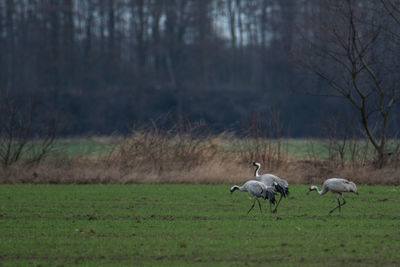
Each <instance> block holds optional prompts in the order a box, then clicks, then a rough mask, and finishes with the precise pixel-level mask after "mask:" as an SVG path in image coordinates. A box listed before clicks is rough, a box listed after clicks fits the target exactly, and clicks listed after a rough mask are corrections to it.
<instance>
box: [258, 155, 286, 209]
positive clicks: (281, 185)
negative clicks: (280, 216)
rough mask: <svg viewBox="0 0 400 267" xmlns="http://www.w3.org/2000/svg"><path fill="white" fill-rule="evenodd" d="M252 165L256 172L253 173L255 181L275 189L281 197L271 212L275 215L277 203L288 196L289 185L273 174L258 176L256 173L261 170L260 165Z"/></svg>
mask: <svg viewBox="0 0 400 267" xmlns="http://www.w3.org/2000/svg"><path fill="white" fill-rule="evenodd" d="M253 165H254V166H256V170H255V171H254V176H255V177H256V180H257V181H259V182H261V183H263V184H265V185H266V186H272V187H275V190H276V191H277V192H279V194H280V195H281V197H280V198H279V200H278V203H277V204H276V206H275V209H274V210H273V211H272V212H273V213H275V212H276V211H277V208H278V206H279V203H280V202H281V199H282V197H287V196H289V183H288V182H287V181H286V180H284V179H281V178H279V177H278V176H276V175H273V174H269V173H268V174H263V175H260V174H259V173H258V171H259V169H260V168H261V163H259V162H253Z"/></svg>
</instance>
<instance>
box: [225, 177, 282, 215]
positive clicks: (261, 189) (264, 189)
mask: <svg viewBox="0 0 400 267" xmlns="http://www.w3.org/2000/svg"><path fill="white" fill-rule="evenodd" d="M235 190H240V191H242V192H248V193H249V194H250V196H252V197H254V202H253V205H251V207H250V209H249V211H248V212H247V214H248V213H249V212H250V211H251V210H252V209H253V208H254V205H255V203H256V200H257V202H258V206H259V208H260V212H261V213H262V210H261V203H260V201H259V200H258V199H259V198H260V197H261V198H263V199H264V200H265V199H269V201H270V203H272V204H275V192H276V191H275V189H274V188H273V187H268V186H266V185H265V184H263V183H261V182H258V181H255V180H250V181H247V182H246V183H244V184H243V186H237V185H234V186H232V187H231V194H232V193H233V192H234V191H235Z"/></svg>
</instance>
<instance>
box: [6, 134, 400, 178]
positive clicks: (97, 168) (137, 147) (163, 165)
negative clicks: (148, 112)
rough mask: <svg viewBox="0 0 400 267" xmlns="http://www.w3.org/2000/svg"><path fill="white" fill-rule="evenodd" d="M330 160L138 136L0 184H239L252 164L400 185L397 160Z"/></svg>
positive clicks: (280, 144) (277, 149)
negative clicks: (96, 153) (104, 151)
mask: <svg viewBox="0 0 400 267" xmlns="http://www.w3.org/2000/svg"><path fill="white" fill-rule="evenodd" d="M255 146H257V147H258V148H257V149H258V152H257V153H255V152H254V148H255ZM261 148H262V149H261ZM360 151H363V150H360ZM58 153H60V152H58ZM310 154H312V153H310ZM260 155H261V156H260ZM334 155H335V153H333V152H332V155H330V156H328V158H326V159H317V158H316V157H315V158H313V157H306V158H304V159H294V158H292V157H291V155H290V154H289V153H288V152H287V144H286V143H285V142H284V141H282V140H270V139H265V140H264V141H262V140H261V139H259V140H252V139H236V138H235V137H233V136H232V135H229V134H222V135H219V136H215V137H208V138H203V139H200V138H196V137H194V136H192V135H190V134H187V133H186V134H185V135H180V134H179V133H176V132H175V133H172V132H170V133H169V134H167V135H165V133H162V134H161V133H160V132H156V131H147V132H142V131H139V132H135V133H133V134H132V135H131V136H130V137H128V138H125V139H123V140H122V141H120V143H119V144H118V145H116V146H115V147H114V149H112V150H111V152H109V153H107V154H106V155H104V156H99V157H88V156H84V155H82V156H79V157H75V158H73V159H67V157H63V156H60V155H59V156H58V157H51V156H49V157H48V158H47V159H46V160H45V161H43V162H41V163H40V164H38V165H24V164H14V165H12V166H10V167H8V168H2V169H0V182H1V183H54V184H129V183H150V184H162V183H187V184H235V183H237V184H240V183H243V182H244V181H246V180H248V179H251V178H252V177H253V171H254V168H253V166H252V164H251V162H252V161H261V162H262V163H263V168H262V170H261V171H262V172H263V173H274V174H276V175H278V176H280V177H282V178H285V179H287V180H288V181H289V183H291V184H311V183H315V184H320V183H322V181H323V180H325V179H327V178H330V177H345V178H348V179H351V180H353V181H355V182H356V183H358V184H387V185H399V184H400V168H399V160H398V155H396V157H393V156H392V158H393V160H392V164H390V165H388V166H386V167H385V168H383V169H377V168H375V167H374V164H373V163H372V162H370V164H366V162H365V158H364V157H362V158H361V159H362V160H360V161H355V160H348V161H346V162H345V163H343V161H342V159H340V158H336V157H335V156H334ZM260 159H263V160H260Z"/></svg>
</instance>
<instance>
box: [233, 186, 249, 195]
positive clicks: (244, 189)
mask: <svg viewBox="0 0 400 267" xmlns="http://www.w3.org/2000/svg"><path fill="white" fill-rule="evenodd" d="M235 190H239V191H242V192H246V191H247V189H246V188H244V187H243V186H237V185H234V186H232V188H231V193H233V192H234V191H235Z"/></svg>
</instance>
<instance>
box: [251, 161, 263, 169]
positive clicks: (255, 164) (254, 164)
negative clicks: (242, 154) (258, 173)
mask: <svg viewBox="0 0 400 267" xmlns="http://www.w3.org/2000/svg"><path fill="white" fill-rule="evenodd" d="M253 166H257V167H258V168H260V167H261V163H258V162H253Z"/></svg>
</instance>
